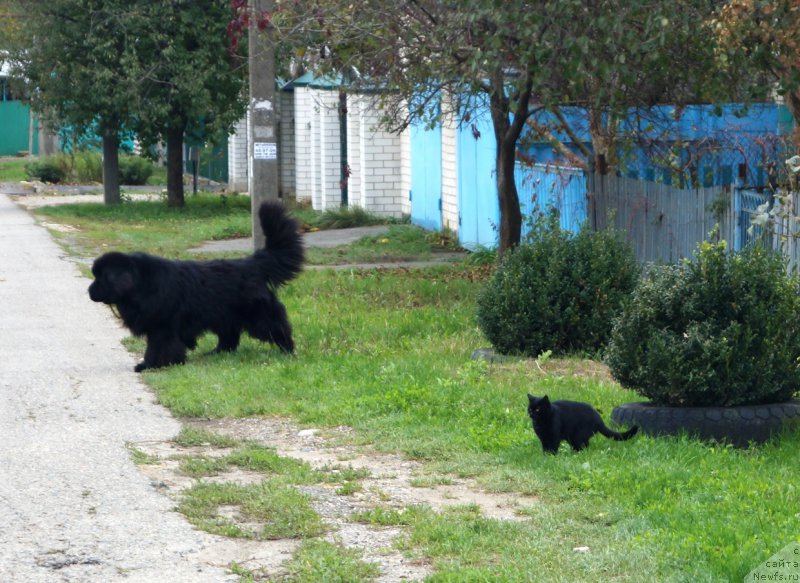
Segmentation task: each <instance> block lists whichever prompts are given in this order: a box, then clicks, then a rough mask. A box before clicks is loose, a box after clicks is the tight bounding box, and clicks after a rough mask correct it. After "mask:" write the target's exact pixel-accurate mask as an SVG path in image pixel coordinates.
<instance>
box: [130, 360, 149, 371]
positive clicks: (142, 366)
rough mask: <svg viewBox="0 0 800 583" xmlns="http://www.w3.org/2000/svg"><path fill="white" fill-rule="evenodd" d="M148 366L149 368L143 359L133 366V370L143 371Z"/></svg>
mask: <svg viewBox="0 0 800 583" xmlns="http://www.w3.org/2000/svg"><path fill="white" fill-rule="evenodd" d="M146 368H148V366H147V365H146V364H145V363H144V361H142V362H140V363H139V364H137V365H136V366H134V367H133V372H142V371H143V370H145V369H146Z"/></svg>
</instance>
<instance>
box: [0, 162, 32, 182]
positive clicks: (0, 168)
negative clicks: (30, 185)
mask: <svg viewBox="0 0 800 583" xmlns="http://www.w3.org/2000/svg"><path fill="white" fill-rule="evenodd" d="M28 162H30V159H29V158H10V157H8V158H0V182H19V181H20V180H27V179H28V177H27V175H26V174H25V164H27V163H28Z"/></svg>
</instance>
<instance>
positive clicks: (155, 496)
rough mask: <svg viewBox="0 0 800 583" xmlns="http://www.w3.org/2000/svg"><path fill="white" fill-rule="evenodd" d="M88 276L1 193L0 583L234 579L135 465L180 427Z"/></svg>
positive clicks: (201, 535) (151, 582)
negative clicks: (143, 377) (133, 452)
mask: <svg viewBox="0 0 800 583" xmlns="http://www.w3.org/2000/svg"><path fill="white" fill-rule="evenodd" d="M88 283H89V282H88V280H87V279H86V278H84V277H81V275H80V273H79V271H78V268H77V266H76V265H75V264H74V263H73V262H71V261H69V260H68V259H66V258H65V257H64V256H63V252H62V251H61V249H60V248H59V247H58V246H57V245H56V244H55V243H54V242H53V240H52V239H51V237H50V235H49V234H48V233H47V231H46V230H45V229H44V228H42V227H40V226H38V225H36V223H35V222H34V221H33V219H32V218H31V217H30V216H29V215H28V213H26V212H25V211H24V210H22V209H20V208H19V207H17V206H16V205H15V204H14V203H12V202H11V200H10V199H9V197H8V196H6V195H4V194H0V581H2V582H3V583H16V582H20V583H22V582H25V583H38V582H47V583H52V582H59V581H80V582H83V581H86V582H95V581H97V582H104V583H105V582H111V581H125V582H133V581H135V582H140V581H141V582H147V583H158V582H161V581H164V582H169V583H179V582H184V581H185V582H192V583H199V582H205V581H209V582H215V583H216V582H221V581H236V580H237V577H235V576H231V575H230V574H229V573H227V571H226V570H224V569H222V568H217V567H214V566H210V565H208V564H204V563H203V561H202V560H201V559H200V558H199V555H200V553H202V552H203V550H204V549H205V548H207V547H208V546H209V545H210V544H212V543H213V538H212V537H211V536H210V535H205V534H204V533H201V532H198V531H195V530H194V529H192V528H191V526H189V524H188V523H187V522H186V521H185V520H184V519H183V518H182V517H181V516H180V515H179V514H177V513H175V512H174V511H173V509H172V505H173V503H172V502H171V501H170V499H169V498H168V497H166V496H163V495H161V494H159V493H158V492H157V491H156V490H155V489H154V488H153V486H152V485H151V483H150V481H149V480H148V478H147V477H145V476H144V475H143V474H142V473H141V472H139V471H138V470H137V468H136V467H135V466H134V464H133V462H132V461H131V457H130V453H129V451H128V449H127V448H126V443H128V442H136V441H146V440H163V439H170V438H171V437H173V436H174V435H175V434H176V433H177V432H178V430H179V429H180V427H179V425H178V423H177V422H176V421H175V420H174V419H172V418H171V417H170V416H169V414H168V412H167V411H166V410H165V409H163V408H162V407H160V406H159V405H157V404H156V403H155V401H154V398H153V396H152V394H151V393H150V392H149V391H148V389H147V388H146V387H145V386H144V384H142V383H141V382H140V381H139V379H138V377H137V375H136V374H135V373H134V372H133V365H134V364H135V363H134V358H133V357H132V356H131V355H130V354H129V353H128V352H127V351H126V350H125V349H124V348H123V347H122V346H121V344H120V340H121V339H122V338H123V337H124V336H125V335H126V334H125V332H124V331H123V330H122V329H121V327H120V326H119V325H118V324H117V322H116V320H115V319H114V318H113V316H112V315H111V314H110V312H109V310H108V309H107V308H106V307H105V306H102V305H97V304H94V303H92V302H91V301H90V300H89V296H88V294H87V292H86V288H87V286H88Z"/></svg>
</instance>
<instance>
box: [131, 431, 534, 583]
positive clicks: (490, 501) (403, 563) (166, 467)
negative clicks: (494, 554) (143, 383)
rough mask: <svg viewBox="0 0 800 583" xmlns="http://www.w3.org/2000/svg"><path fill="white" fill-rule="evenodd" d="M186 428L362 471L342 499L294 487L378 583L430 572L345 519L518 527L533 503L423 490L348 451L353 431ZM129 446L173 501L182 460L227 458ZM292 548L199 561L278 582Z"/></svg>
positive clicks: (468, 487)
mask: <svg viewBox="0 0 800 583" xmlns="http://www.w3.org/2000/svg"><path fill="white" fill-rule="evenodd" d="M188 425H191V426H192V427H195V428H198V429H203V430H206V431H211V432H213V433H216V434H219V435H224V436H228V437H233V438H235V439H239V440H246V441H250V442H255V443H258V444H261V445H265V446H268V447H270V448H273V449H274V450H275V451H276V453H277V454H278V455H280V456H283V457H289V458H294V459H297V460H302V461H304V462H306V463H308V464H309V465H310V466H311V467H313V468H315V469H328V470H330V469H331V468H335V467H337V466H339V467H341V466H345V467H346V466H350V467H352V468H354V469H358V470H364V472H363V473H365V474H367V475H366V477H363V478H360V479H359V480H358V482H359V485H358V487H357V488H354V489H353V491H351V492H347V493H343V492H342V491H341V490H340V489H339V487H338V486H335V485H331V484H315V485H311V486H299V487H298V489H299V490H300V491H302V492H303V493H304V494H306V495H307V496H308V497H309V498H310V499H311V500H312V506H313V508H314V510H315V511H316V512H317V513H319V515H320V516H321V517H322V519H323V521H324V522H325V523H326V524H327V525H328V526H329V527H330V528H329V531H328V534H326V535H325V537H324V538H325V539H326V540H328V541H330V542H335V543H339V544H341V545H343V546H345V547H348V548H355V549H358V550H359V551H361V553H362V554H363V558H364V560H366V561H370V562H374V563H376V564H377V565H378V567H379V569H380V573H381V574H380V576H379V577H378V579H377V581H378V582H380V583H395V582H401V581H416V580H422V579H424V578H425V577H427V576H428V575H430V574H431V572H432V570H431V567H430V565H429V564H428V563H427V561H426V560H425V559H424V558H420V557H409V556H406V555H404V554H403V553H400V552H399V551H398V550H397V547H396V542H397V541H398V539H399V538H401V537H403V536H405V534H406V533H405V531H404V529H403V528H400V527H376V526H372V525H367V524H361V523H356V522H353V521H352V520H350V517H351V516H352V515H353V514H354V513H355V512H359V511H366V510H370V509H373V508H376V507H384V508H386V507H392V508H398V509H401V508H407V507H409V506H414V505H426V506H428V507H430V508H432V509H433V510H434V511H439V510H442V509H444V508H447V507H448V506H454V505H465V504H470V505H475V506H477V507H478V508H480V510H481V512H482V513H483V515H484V516H486V517H489V518H495V519H499V520H522V519H523V518H522V517H521V516H520V510H521V509H522V508H523V507H525V506H530V505H532V504H535V503H536V500H535V499H534V498H530V497H527V498H526V497H520V496H514V495H508V494H498V493H494V492H487V491H484V490H482V489H481V488H480V487H479V486H478V485H477V484H476V483H475V482H474V481H472V480H462V479H457V478H454V477H449V476H448V477H445V478H444V479H442V480H437V481H441V482H442V483H437V484H432V485H427V484H426V481H429V480H426V479H424V478H422V475H423V474H422V469H423V468H422V466H421V464H419V463H417V462H414V461H410V460H407V459H404V458H402V457H400V456H397V455H389V454H378V453H374V452H370V451H369V450H367V449H365V448H363V447H360V446H356V445H352V443H351V442H352V439H351V438H352V433H353V431H352V429H350V428H348V427H339V428H335V429H332V430H326V431H324V432H323V431H319V430H315V429H301V428H300V427H298V426H297V425H295V424H293V423H291V422H290V421H287V420H285V419H275V418H245V419H218V420H203V421H200V420H192V421H189V422H188ZM132 445H133V446H134V447H135V448H137V449H139V450H141V451H143V452H144V453H146V454H148V455H149V456H152V458H153V460H156V459H157V460H158V461H157V462H155V463H148V464H143V465H141V466H140V467H141V469H142V471H143V472H144V473H145V474H146V475H147V476H148V477H149V478H150V479H151V480H152V481H153V484H154V486H156V487H157V488H159V489H161V490H162V491H164V492H165V493H167V494H168V495H172V496H179V495H180V492H181V491H182V490H184V489H186V488H189V487H191V486H192V485H193V484H194V483H196V480H195V479H194V478H190V477H187V476H185V475H182V474H181V473H180V471H179V466H180V459H181V458H183V457H187V456H206V457H211V456H224V455H226V454H227V453H229V452H230V450H225V449H220V448H216V447H212V446H209V447H207V448H206V447H197V446H195V447H191V448H186V447H181V446H178V445H177V444H175V443H171V442H145V443H136V444H132ZM334 471H335V470H334ZM261 478H263V476H262V475H260V474H258V473H256V472H248V471H243V470H239V469H237V470H233V471H230V472H225V473H222V474H219V475H216V476H214V477H211V478H204V480H205V481H209V482H211V481H213V482H234V483H239V484H250V483H254V482H257V481H258V480H259V479H261ZM420 484H423V485H420ZM231 512H234V510H231ZM298 545H299V542H298V541H296V540H276V541H272V540H271V541H250V540H241V541H240V540H235V539H225V538H222V537H220V538H219V541H218V542H217V543H215V544H214V545H212V546H211V547H209V548H207V549H206V550H204V551H203V553H202V555H201V557H200V558H201V560H203V561H204V562H207V563H209V564H212V565H216V566H220V565H222V566H229V565H230V564H232V563H234V562H235V563H237V564H238V565H240V566H242V567H244V568H246V569H249V570H251V571H253V572H255V573H258V574H259V576H264V577H266V578H271V579H280V578H281V577H282V576H283V575H284V572H283V570H282V564H283V563H284V562H285V561H287V560H288V559H290V558H291V556H292V553H293V552H294V550H295V549H296V548H297V546H298Z"/></svg>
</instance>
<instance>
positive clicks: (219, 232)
mask: <svg viewBox="0 0 800 583" xmlns="http://www.w3.org/2000/svg"><path fill="white" fill-rule="evenodd" d="M292 212H293V214H295V215H297V216H298V218H299V219H300V220H301V222H303V223H305V224H306V225H307V226H308V225H310V224H313V223H316V224H317V225H320V226H321V227H326V228H333V227H336V228H340V227H341V225H343V224H357V225H359V226H360V225H362V224H374V219H370V218H369V217H370V215H368V214H364V213H363V211H359V210H357V209H356V210H354V211H348V212H341V213H338V214H336V215H334V216H337V217H340V220H338V221H336V220H325V219H324V217H326V215H328V214H329V213H316V212H314V211H310V210H308V209H306V208H305V207H302V206H301V207H297V208H296V209H295V210H293V211H292ZM36 214H37V215H38V216H40V217H43V218H46V219H47V221H48V222H56V223H66V224H70V225H73V226H75V227H78V228H79V229H80V230H81V235H80V236H79V237H76V236H74V235H73V234H72V233H69V234H64V233H56V234H55V235H56V236H57V237H59V238H60V239H61V240H62V243H63V244H64V245H65V246H66V247H68V248H69V249H70V250H71V251H72V252H73V253H75V254H77V255H86V256H92V255H97V254H100V253H102V252H104V251H108V250H111V249H113V250H118V251H123V252H130V251H148V252H150V253H154V254H157V255H164V256H167V257H174V258H184V259H186V258H194V259H202V258H212V257H224V256H226V255H227V256H241V255H242V253H233V254H231V253H228V254H197V253H189V252H188V249H191V248H194V247H198V246H200V245H201V244H202V243H204V242H206V241H214V240H225V239H233V238H240V237H250V236H251V232H252V225H251V216H250V198H249V197H246V196H216V195H209V194H199V195H197V196H194V195H187V196H186V206H185V207H184V208H182V209H175V208H169V207H167V206H166V204H164V203H163V202H159V201H157V202H153V201H133V200H127V201H126V202H124V204H121V205H115V206H107V205H104V204H99V203H98V204H94V203H78V204H65V205H53V206H48V207H43V208H41V209H37V210H36ZM342 215H343V216H350V217H351V219H352V218H353V217H355V219H354V222H349V223H348V222H345V221H344V220H343V219H341V216H342ZM363 217H367V219H364V218H363ZM337 225H338V226H337ZM457 248H458V247H457V244H456V243H455V242H454V240H453V238H452V237H449V236H441V235H432V234H430V233H426V232H425V231H423V230H422V229H419V228H418V227H415V226H413V225H410V224H392V225H387V233H386V234H383V235H380V236H378V237H365V238H364V239H362V240H360V241H357V242H355V243H353V244H350V245H346V246H342V247H337V248H333V249H320V248H309V249H307V256H308V263H309V264H311V265H336V264H342V263H366V262H377V261H388V262H392V261H403V260H407V259H412V258H414V259H430V258H432V257H434V256H435V254H436V253H437V252H441V251H454V250H457Z"/></svg>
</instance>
